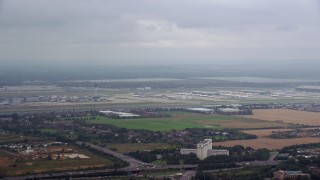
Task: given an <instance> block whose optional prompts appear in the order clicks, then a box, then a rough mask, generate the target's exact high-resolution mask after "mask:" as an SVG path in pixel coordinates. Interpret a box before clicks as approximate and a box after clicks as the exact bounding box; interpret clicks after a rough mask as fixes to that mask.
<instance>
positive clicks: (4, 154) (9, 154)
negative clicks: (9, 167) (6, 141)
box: [0, 150, 13, 157]
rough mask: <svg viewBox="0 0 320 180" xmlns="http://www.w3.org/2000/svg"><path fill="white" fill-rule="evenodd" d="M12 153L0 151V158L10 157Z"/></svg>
mask: <svg viewBox="0 0 320 180" xmlns="http://www.w3.org/2000/svg"><path fill="white" fill-rule="evenodd" d="M12 156H13V153H10V152H7V151H4V150H0V157H12Z"/></svg>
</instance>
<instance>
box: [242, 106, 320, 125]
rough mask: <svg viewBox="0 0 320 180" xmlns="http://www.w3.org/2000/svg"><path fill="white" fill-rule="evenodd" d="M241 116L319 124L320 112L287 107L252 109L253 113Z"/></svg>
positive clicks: (273, 120)
mask: <svg viewBox="0 0 320 180" xmlns="http://www.w3.org/2000/svg"><path fill="white" fill-rule="evenodd" d="M243 117H246V118H252V119H259V120H267V121H272V122H284V123H293V124H304V125H310V126H320V113H316V112H306V111H296V110H289V109H255V110H254V111H253V115H248V116H243Z"/></svg>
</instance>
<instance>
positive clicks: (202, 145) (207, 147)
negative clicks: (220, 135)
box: [180, 139, 229, 160]
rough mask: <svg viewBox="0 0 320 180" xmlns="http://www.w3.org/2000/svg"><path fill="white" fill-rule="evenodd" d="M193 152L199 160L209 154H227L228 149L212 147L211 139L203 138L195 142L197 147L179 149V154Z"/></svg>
mask: <svg viewBox="0 0 320 180" xmlns="http://www.w3.org/2000/svg"><path fill="white" fill-rule="evenodd" d="M190 153H194V154H196V155H197V157H198V158H199V159H201V160H203V159H205V158H207V157H209V156H217V155H225V156H229V151H228V150H225V149H212V139H205V140H203V141H200V142H199V143H198V144H197V149H180V154H184V155H185V154H190Z"/></svg>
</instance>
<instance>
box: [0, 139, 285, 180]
mask: <svg viewBox="0 0 320 180" xmlns="http://www.w3.org/2000/svg"><path fill="white" fill-rule="evenodd" d="M77 144H79V145H81V144H83V142H77ZM85 144H86V145H90V146H91V147H92V148H94V149H96V150H98V151H101V152H104V153H106V154H110V155H112V156H115V157H117V158H119V159H121V160H123V161H126V162H128V163H129V166H127V167H125V168H121V169H117V170H118V171H125V172H130V173H138V172H141V171H158V170H166V169H185V170H187V171H186V172H185V173H183V175H182V176H181V178H180V179H181V180H190V179H192V177H194V176H195V173H196V171H194V169H196V168H197V167H198V165H183V166H181V165H167V166H156V165H154V164H151V163H144V162H142V161H139V160H137V159H134V158H132V157H130V156H126V155H123V154H121V153H118V152H115V151H111V150H110V149H107V148H103V147H99V146H95V145H92V144H88V143H85ZM280 162H281V161H274V160H272V161H250V162H241V163H237V165H239V166H241V167H239V168H243V167H257V166H266V165H277V164H279V163H280ZM225 170H230V169H225ZM112 171H114V170H83V171H70V172H60V173H45V174H35V175H27V176H20V177H6V178H3V179H6V180H20V179H60V178H67V177H90V176H102V177H103V176H108V175H110V172H112ZM213 171H215V170H213ZM219 171H221V169H220V170H219ZM208 172H209V171H208Z"/></svg>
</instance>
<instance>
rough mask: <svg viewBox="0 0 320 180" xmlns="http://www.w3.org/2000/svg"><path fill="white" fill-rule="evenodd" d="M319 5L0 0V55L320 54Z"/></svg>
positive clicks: (141, 58)
mask: <svg viewBox="0 0 320 180" xmlns="http://www.w3.org/2000/svg"><path fill="white" fill-rule="evenodd" d="M1 2H2V3H1ZM317 5H319V3H318V2H317V0H305V1H301V0H282V1H279V0H237V1H225V0H175V1H172V0H162V1H150V0H137V1H129V0H108V1H105V0H90V1H85V0H28V1H18V0H5V1H3V0H2V1H1V0H0V54H1V56H2V57H1V59H0V62H1V61H5V60H6V59H11V60H15V59H16V60H17V59H26V60H30V59H37V60H39V61H40V60H41V61H47V60H49V59H58V60H59V59H60V60H68V61H70V62H76V61H86V60H88V59H90V60H91V61H90V62H96V63H101V62H103V63H104V62H109V63H115V62H113V59H117V60H118V61H117V62H116V63H119V62H121V63H135V62H146V63H158V62H159V61H158V59H161V58H162V59H170V61H169V62H179V63H183V62H184V60H186V59H189V60H187V61H191V60H190V59H197V58H199V59H205V60H204V61H203V62H202V63H206V62H210V61H213V60H215V59H237V58H238V59H245V58H248V59H262V57H263V59H268V58H271V59H277V58H283V59H297V57H299V58H313V59H317V58H319V57H320V53H319V48H320V45H319V41H320V38H319V37H320V36H319V32H320V16H319V9H320V8H319V6H317ZM293 51H294V53H292V52H293ZM153 59H157V60H153ZM161 62H165V61H164V60H163V61H161Z"/></svg>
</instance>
